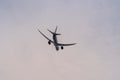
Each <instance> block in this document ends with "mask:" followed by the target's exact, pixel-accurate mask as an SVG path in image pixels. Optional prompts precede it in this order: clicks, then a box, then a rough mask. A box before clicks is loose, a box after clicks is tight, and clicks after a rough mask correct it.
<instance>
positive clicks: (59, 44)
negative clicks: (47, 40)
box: [58, 43, 76, 46]
mask: <svg viewBox="0 0 120 80" xmlns="http://www.w3.org/2000/svg"><path fill="white" fill-rule="evenodd" d="M75 44H76V43H72V44H61V43H58V46H72V45H75Z"/></svg>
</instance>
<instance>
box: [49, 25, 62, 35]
mask: <svg viewBox="0 0 120 80" xmlns="http://www.w3.org/2000/svg"><path fill="white" fill-rule="evenodd" d="M57 28H58V26H56V28H55V32H52V31H50V30H49V29H47V30H48V31H49V32H50V33H52V34H53V35H61V34H59V33H56V32H57Z"/></svg>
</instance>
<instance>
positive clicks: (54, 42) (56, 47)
mask: <svg viewBox="0 0 120 80" xmlns="http://www.w3.org/2000/svg"><path fill="white" fill-rule="evenodd" d="M57 28H58V27H57V26H56V28H55V32H52V31H50V30H49V29H47V30H48V31H49V32H50V33H51V34H52V35H53V40H51V39H49V38H48V37H47V36H46V35H44V34H43V33H42V32H41V31H40V30H39V29H38V31H39V32H40V33H41V35H42V36H44V37H45V38H46V39H47V40H48V44H49V45H50V44H51V43H53V44H54V46H55V49H56V51H58V50H59V47H61V50H63V49H64V47H63V46H72V45H75V44H76V43H71V44H62V43H58V40H57V35H61V34H59V33H56V32H57Z"/></svg>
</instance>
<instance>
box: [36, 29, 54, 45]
mask: <svg viewBox="0 0 120 80" xmlns="http://www.w3.org/2000/svg"><path fill="white" fill-rule="evenodd" d="M38 31H39V32H40V33H41V34H42V35H43V36H44V37H45V38H46V39H47V40H48V41H50V42H52V43H53V44H54V42H53V41H52V40H51V39H49V38H48V37H47V36H45V35H44V34H43V33H42V32H41V31H40V30H39V29H38Z"/></svg>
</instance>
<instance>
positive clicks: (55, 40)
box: [53, 34, 59, 51]
mask: <svg viewBox="0 0 120 80" xmlns="http://www.w3.org/2000/svg"><path fill="white" fill-rule="evenodd" d="M53 41H54V46H55V48H56V50H57V51H58V50H59V46H58V45H57V44H58V41H57V36H56V34H53Z"/></svg>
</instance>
